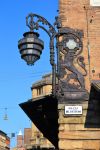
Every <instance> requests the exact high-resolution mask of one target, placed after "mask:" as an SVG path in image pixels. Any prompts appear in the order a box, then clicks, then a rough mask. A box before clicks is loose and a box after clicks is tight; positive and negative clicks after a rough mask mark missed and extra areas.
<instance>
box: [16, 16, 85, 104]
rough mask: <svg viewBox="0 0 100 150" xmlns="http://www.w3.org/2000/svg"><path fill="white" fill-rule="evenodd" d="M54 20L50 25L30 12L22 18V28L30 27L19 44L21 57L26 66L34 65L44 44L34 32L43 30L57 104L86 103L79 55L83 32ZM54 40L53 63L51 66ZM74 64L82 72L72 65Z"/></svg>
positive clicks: (83, 74) (82, 59)
mask: <svg viewBox="0 0 100 150" xmlns="http://www.w3.org/2000/svg"><path fill="white" fill-rule="evenodd" d="M55 20H56V21H55V23H54V26H52V25H51V24H50V23H49V22H48V21H47V20H46V19H45V18H44V17H41V16H39V15H37V14H32V13H31V14H29V15H28V16H27V17H26V25H27V26H28V27H29V28H30V32H27V33H25V34H24V38H23V39H21V40H20V41H19V44H18V47H19V49H20V53H21V57H22V58H23V59H25V60H26V61H27V62H28V64H34V62H35V61H37V60H38V59H39V58H40V55H41V53H42V49H43V48H44V43H43V41H42V40H40V39H38V36H39V35H38V34H37V33H36V32H34V30H38V29H39V28H41V29H43V30H44V31H45V32H46V33H47V34H48V35H49V37H50V64H51V65H52V94H53V95H54V96H56V97H57V98H58V101H59V102H60V101H61V102H62V101H64V102H65V101H68V100H70V99H71V100H73V99H78V100H79V99H85V100H86V99H88V93H87V91H86V89H85V81H84V76H86V75H87V71H86V68H85V63H84V57H83V56H80V54H81V53H82V51H83V43H82V37H83V32H82V31H81V30H73V29H71V28H65V27H62V23H61V19H60V18H59V17H55ZM30 37H31V40H30ZM54 39H56V48H57V63H55V51H54ZM59 39H60V40H59ZM75 61H76V64H77V65H79V67H80V68H82V70H83V71H84V73H83V71H79V69H78V68H77V67H76V66H75ZM56 66H57V68H56ZM57 78H58V79H57ZM56 79H57V82H56ZM72 80H73V82H72Z"/></svg>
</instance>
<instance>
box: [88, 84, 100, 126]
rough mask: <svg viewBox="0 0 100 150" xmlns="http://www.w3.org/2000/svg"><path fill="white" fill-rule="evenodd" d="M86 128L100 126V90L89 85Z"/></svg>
mask: <svg viewBox="0 0 100 150" xmlns="http://www.w3.org/2000/svg"><path fill="white" fill-rule="evenodd" d="M85 127H86V128H100V90H96V89H95V88H94V86H93V85H92V86H91V91H90V98H89V102H88V109H87V115H86V121H85Z"/></svg>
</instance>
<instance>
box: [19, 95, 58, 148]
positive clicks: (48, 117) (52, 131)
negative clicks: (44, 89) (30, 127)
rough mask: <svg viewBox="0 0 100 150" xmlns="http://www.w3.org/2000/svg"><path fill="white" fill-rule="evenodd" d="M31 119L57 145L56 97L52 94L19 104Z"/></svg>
mask: <svg viewBox="0 0 100 150" xmlns="http://www.w3.org/2000/svg"><path fill="white" fill-rule="evenodd" d="M19 105H20V107H21V108H22V109H23V111H24V112H25V113H26V114H27V116H28V117H29V118H30V119H31V121H32V122H33V123H34V124H35V125H36V127H37V128H38V129H39V130H40V131H41V132H42V133H43V135H44V137H46V138H47V139H48V140H49V141H50V142H51V143H52V144H53V145H54V146H55V147H56V148H57V147H58V113H57V99H56V98H53V97H52V95H50V96H45V97H41V98H37V99H31V100H29V101H27V102H24V103H21V104H19Z"/></svg>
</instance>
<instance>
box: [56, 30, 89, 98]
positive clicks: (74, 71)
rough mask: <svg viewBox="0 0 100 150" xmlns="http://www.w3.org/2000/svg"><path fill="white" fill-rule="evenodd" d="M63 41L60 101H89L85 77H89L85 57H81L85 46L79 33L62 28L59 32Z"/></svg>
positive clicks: (60, 58)
mask: <svg viewBox="0 0 100 150" xmlns="http://www.w3.org/2000/svg"><path fill="white" fill-rule="evenodd" d="M59 32H60V35H62V41H61V43H60V49H59V55H60V57H59V69H58V70H59V74H58V77H59V84H58V89H57V95H59V96H58V97H59V99H60V100H61V98H62V99H63V100H64V99H71V100H72V99H88V93H87V91H86V89H85V80H84V76H86V75H87V70H86V68H85V62H84V57H83V56H80V54H81V53H82V50H83V44H82V39H81V36H82V34H79V31H74V30H72V29H71V30H70V29H69V28H68V29H67V28H64V29H63V28H62V29H61V30H59ZM58 48H59V46H58Z"/></svg>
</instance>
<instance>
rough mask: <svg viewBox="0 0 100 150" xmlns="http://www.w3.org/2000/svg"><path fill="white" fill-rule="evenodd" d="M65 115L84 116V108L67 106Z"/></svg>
mask: <svg viewBox="0 0 100 150" xmlns="http://www.w3.org/2000/svg"><path fill="white" fill-rule="evenodd" d="M65 115H82V106H78V105H68V106H65Z"/></svg>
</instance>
